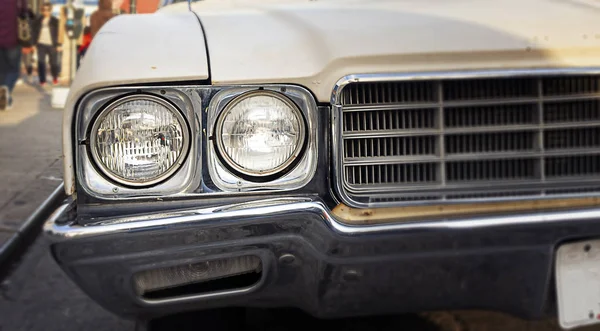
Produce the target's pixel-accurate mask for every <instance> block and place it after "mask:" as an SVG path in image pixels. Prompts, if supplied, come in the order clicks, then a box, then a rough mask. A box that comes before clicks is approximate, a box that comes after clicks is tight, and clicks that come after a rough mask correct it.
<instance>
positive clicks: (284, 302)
mask: <svg viewBox="0 0 600 331" xmlns="http://www.w3.org/2000/svg"><path fill="white" fill-rule="evenodd" d="M70 212H72V211H70ZM70 212H69V205H67V204H65V205H63V206H61V207H60V208H58V209H57V211H56V212H55V213H54V214H53V215H52V216H51V217H50V219H49V220H48V221H47V223H46V225H45V233H46V235H47V236H49V237H50V238H51V239H52V241H53V244H52V252H53V255H54V257H55V258H56V260H57V261H58V263H59V264H60V265H61V266H62V268H63V269H64V270H65V271H66V272H67V274H68V275H69V276H70V277H71V278H72V279H73V280H74V281H75V282H76V283H77V284H78V285H79V286H80V287H81V288H82V289H83V290H84V291H85V292H87V293H88V294H89V295H90V296H91V297H92V298H94V299H95V300H96V301H97V302H98V303H100V304H101V305H103V306H104V307H105V308H106V309H108V310H111V311H113V312H115V313H117V314H119V315H122V316H138V317H140V316H142V317H153V316H159V315H165V314H170V313H175V312H180V311H186V310H196V309H207V308H216V307H225V306H244V307H290V306H291V307H298V308H301V309H303V310H305V311H307V312H309V313H311V314H313V315H315V316H320V317H343V316H356V315H369V314H385V313H401V312H417V311H427V310H447V309H452V310H454V309H487V310H497V311H504V312H508V313H511V314H514V315H517V316H521V317H528V318H535V317H541V316H544V315H546V314H548V313H550V314H551V313H554V304H553V303H554V291H553V288H554V285H553V272H552V270H553V269H552V267H553V259H554V252H555V249H556V247H557V245H559V244H560V243H561V242H565V241H570V240H579V239H584V238H590V237H599V236H600V222H599V221H598V220H600V209H598V208H593V209H579V210H570V211H555V212H545V213H532V214H518V215H507V216H500V217H477V218H467V219H457V220H444V221H427V222H406V221H404V222H402V223H395V224H389V225H381V226H348V225H345V224H343V223H341V222H339V221H338V220H336V219H335V218H334V216H333V215H332V213H331V212H330V210H329V209H328V207H327V206H326V205H325V204H324V203H323V202H322V201H321V200H319V199H318V198H305V197H299V198H280V199H267V200H262V201H258V202H250V203H243V204H235V205H229V206H224V207H218V208H202V209H186V210H179V211H172V212H168V213H155V214H148V215H143V216H132V217H126V218H125V217H122V218H114V219H108V220H102V221H101V222H99V223H98V224H94V225H89V226H79V225H76V224H75V223H72V222H70V221H69V217H68V215H69V213H70ZM249 253H251V254H254V255H256V256H259V257H260V258H261V260H262V263H263V272H262V278H261V280H260V281H259V283H258V284H257V285H256V286H253V287H250V288H245V289H242V290H237V291H223V292H219V293H209V294H203V295H195V296H187V297H178V298H170V299H166V300H146V299H143V298H141V297H139V296H138V295H136V293H135V291H134V290H133V286H132V277H133V274H134V273H136V272H138V271H140V270H146V269H152V268H157V267H161V266H167V265H174V264H185V263H193V262H197V261H203V260H208V259H212V258H214V257H224V256H225V257H226V256H236V255H239V254H249ZM290 255H291V256H292V257H293V258H292V259H290ZM282 256H285V258H282Z"/></svg>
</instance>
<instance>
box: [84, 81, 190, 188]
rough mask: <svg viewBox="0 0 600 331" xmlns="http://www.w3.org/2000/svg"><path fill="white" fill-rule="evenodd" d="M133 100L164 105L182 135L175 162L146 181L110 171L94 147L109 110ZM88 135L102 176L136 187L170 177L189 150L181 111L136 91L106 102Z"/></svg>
mask: <svg viewBox="0 0 600 331" xmlns="http://www.w3.org/2000/svg"><path fill="white" fill-rule="evenodd" d="M135 100H148V101H151V102H155V103H157V104H160V105H161V106H163V107H165V108H166V109H167V110H169V111H170V112H171V113H172V114H173V115H174V117H175V119H176V120H177V122H178V123H179V125H180V126H181V129H182V135H183V141H182V143H183V146H182V149H181V153H180V154H179V156H178V157H177V159H176V160H175V162H174V163H173V164H172V165H171V167H170V168H169V169H167V170H166V171H165V172H163V173H162V174H160V175H159V176H156V177H155V178H153V179H151V180H146V181H141V180H140V181H135V180H131V179H128V178H125V177H122V176H119V175H118V174H116V173H115V172H113V171H111V170H110V169H108V168H107V167H106V165H104V163H103V162H102V160H101V157H100V155H98V150H97V148H96V145H97V139H98V136H97V133H98V128H99V127H100V125H101V124H102V123H103V120H104V119H105V118H106V116H108V115H109V114H110V112H111V111H113V110H114V109H116V108H117V107H119V106H120V105H123V104H125V103H127V102H131V101H135ZM89 137H90V138H89V139H90V149H89V152H90V154H91V156H92V160H93V161H94V164H95V166H96V168H97V169H98V170H99V171H100V172H102V174H103V175H104V176H106V177H107V178H109V179H110V180H112V181H114V182H115V183H118V184H121V185H125V186H131V187H136V188H141V187H150V186H153V185H156V184H158V183H160V182H163V181H165V180H167V179H168V178H170V177H171V176H172V175H173V174H174V173H175V172H177V171H178V170H179V169H180V168H181V165H182V164H183V162H184V160H185V159H186V158H187V156H188V154H189V150H190V127H189V124H188V122H187V121H186V120H185V118H184V117H183V115H182V113H181V111H180V110H179V109H178V108H177V107H176V106H174V105H173V104H171V103H170V102H168V101H167V100H165V99H163V98H160V97H158V96H154V95H151V94H137V93H136V94H132V95H126V96H123V97H121V98H118V99H116V100H114V101H113V102H111V103H110V104H108V105H107V106H106V107H104V109H102V110H101V111H100V112H99V113H98V115H97V117H96V118H95V119H94V120H93V122H92V125H91V127H90V131H89Z"/></svg>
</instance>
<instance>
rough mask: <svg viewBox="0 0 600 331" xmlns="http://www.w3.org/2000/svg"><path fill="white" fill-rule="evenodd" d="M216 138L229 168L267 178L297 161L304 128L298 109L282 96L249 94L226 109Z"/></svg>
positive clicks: (263, 93)
mask: <svg viewBox="0 0 600 331" xmlns="http://www.w3.org/2000/svg"><path fill="white" fill-rule="evenodd" d="M216 134H217V139H216V140H217V144H218V147H219V151H220V152H221V155H222V156H223V157H224V159H225V160H226V162H227V163H228V164H229V165H230V166H231V167H233V168H234V169H235V170H237V171H239V172H241V173H243V174H246V175H250V176H269V175H273V174H275V173H277V172H279V171H282V170H284V169H285V168H287V167H288V166H289V165H290V164H291V163H292V162H293V161H294V160H295V159H296V158H297V157H298V154H299V153H300V152H301V149H302V146H303V144H304V137H305V124H304V119H303V117H302V114H301V113H300V110H299V109H298V107H297V106H296V105H295V104H294V103H293V102H292V101H290V100H288V99H287V98H286V97H285V96H282V95H280V94H278V93H276V92H270V91H259V92H249V93H247V94H244V95H241V96H239V97H237V98H236V99H234V100H233V101H231V102H230V104H229V105H227V107H225V109H224V110H223V112H222V113H221V115H220V117H219V120H218V122H217V130H216Z"/></svg>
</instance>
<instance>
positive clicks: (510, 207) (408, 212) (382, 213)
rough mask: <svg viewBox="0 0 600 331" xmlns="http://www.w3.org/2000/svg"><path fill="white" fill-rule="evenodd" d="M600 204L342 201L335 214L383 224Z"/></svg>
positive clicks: (570, 201) (586, 201) (590, 200)
mask: <svg viewBox="0 0 600 331" xmlns="http://www.w3.org/2000/svg"><path fill="white" fill-rule="evenodd" d="M596 206H600V197H586V198H569V199H544V200H529V201H528V200H523V201H507V202H484V203H465V204H448V205H427V206H405V207H390V208H369V209H361V208H352V207H349V206H346V205H344V204H339V205H337V206H336V207H335V208H333V210H332V213H333V215H335V217H336V218H337V219H338V220H339V221H341V222H343V223H347V224H352V225H360V224H383V223H395V222H402V221H419V220H428V219H432V218H440V217H459V216H469V215H471V216H472V215H494V214H500V215H502V214H507V213H511V212H535V211H541V210H561V209H569V208H571V209H572V208H586V207H596Z"/></svg>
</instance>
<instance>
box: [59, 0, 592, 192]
mask: <svg viewBox="0 0 600 331" xmlns="http://www.w3.org/2000/svg"><path fill="white" fill-rule="evenodd" d="M191 9H192V11H193V12H194V13H195V14H196V15H198V16H199V18H200V21H201V22H202V26H200V24H198V21H197V19H196V17H195V15H194V14H193V13H190V12H189V9H188V4H187V3H178V4H174V5H171V6H167V7H164V8H163V9H161V10H160V11H158V12H157V13H154V14H148V15H135V16H121V17H116V18H114V19H113V20H111V21H110V22H109V23H107V24H106V26H104V27H103V28H102V30H101V31H100V32H99V33H98V35H97V36H96V38H95V39H94V42H93V43H92V46H91V47H90V49H89V50H88V52H87V54H86V61H85V62H86V63H84V64H83V65H82V67H81V69H80V70H79V72H78V73H77V76H76V79H75V81H74V83H73V85H72V87H71V91H70V94H69V98H68V102H67V106H66V108H65V115H64V123H63V125H64V128H65V130H63V150H64V151H65V153H64V160H65V168H64V178H65V189H66V191H67V194H73V193H75V187H74V171H73V159H72V155H71V154H70V151H71V150H72V147H73V141H72V137H71V131H70V130H69V129H68V128H70V127H71V125H72V121H73V113H74V112H75V107H76V104H77V100H79V99H80V98H81V96H83V95H84V94H85V93H87V92H89V91H91V90H93V89H98V88H101V87H108V86H117V85H124V84H138V83H146V82H177V81H188V80H204V79H210V81H211V82H212V84H213V85H228V84H247V83H248V84H249V83H291V84H298V85H301V86H304V87H306V88H307V89H309V90H310V91H311V92H312V93H313V94H314V95H315V97H316V98H317V100H318V101H319V102H329V100H330V98H331V91H332V89H333V87H334V86H335V83H336V82H337V81H338V80H339V79H340V78H342V77H344V76H346V75H351V74H360V73H385V72H399V73H415V72H439V71H468V70H490V69H527V68H572V67H593V66H598V65H600V20H598V15H599V13H600V4H598V2H595V1H592V0H565V1H556V0H525V1H522V0H503V1H480V0H456V1H438V0H435V1H419V0H399V1H393V0H392V1H376V0H319V1H309V0H285V1H274V0H207V1H200V2H194V3H193V4H192V5H191ZM203 30H204V34H203ZM205 36H206V38H205ZM208 59H210V64H209V61H208Z"/></svg>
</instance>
